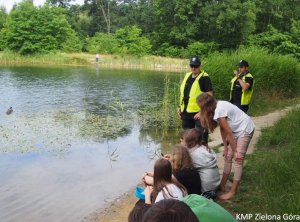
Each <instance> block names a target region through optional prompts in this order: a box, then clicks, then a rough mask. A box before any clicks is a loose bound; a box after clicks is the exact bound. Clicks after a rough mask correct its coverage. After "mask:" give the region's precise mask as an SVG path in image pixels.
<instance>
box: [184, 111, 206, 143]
mask: <svg viewBox="0 0 300 222" xmlns="http://www.w3.org/2000/svg"><path fill="white" fill-rule="evenodd" d="M196 114H197V113H187V112H182V113H181V121H182V128H183V129H184V130H186V129H193V128H196V129H198V130H200V132H201V135H202V137H201V142H202V144H204V145H207V144H208V130H207V129H205V128H203V127H202V126H201V122H200V120H195V119H194V116H195V115H196Z"/></svg>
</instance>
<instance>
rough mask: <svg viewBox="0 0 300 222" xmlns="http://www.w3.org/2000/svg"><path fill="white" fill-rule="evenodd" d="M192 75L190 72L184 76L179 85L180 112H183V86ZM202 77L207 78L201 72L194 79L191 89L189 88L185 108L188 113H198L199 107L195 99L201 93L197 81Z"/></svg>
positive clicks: (205, 74) (204, 73)
mask: <svg viewBox="0 0 300 222" xmlns="http://www.w3.org/2000/svg"><path fill="white" fill-rule="evenodd" d="M191 75H192V73H191V72H188V73H186V74H185V77H184V79H183V81H182V83H181V86H180V110H181V111H183V110H184V101H183V97H184V88H185V84H186V81H187V79H188V78H189V77H190V76H191ZM202 76H208V74H207V73H206V72H204V71H201V73H200V74H199V75H198V76H197V77H196V79H195V81H194V83H193V85H192V87H191V91H190V94H189V101H188V104H187V107H186V111H187V112H188V113H197V112H199V111H200V107H199V106H198V104H197V97H198V96H199V95H200V94H201V93H202V91H201V89H200V86H199V79H200V78H201V77H202Z"/></svg>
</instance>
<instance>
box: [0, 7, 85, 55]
mask: <svg viewBox="0 0 300 222" xmlns="http://www.w3.org/2000/svg"><path fill="white" fill-rule="evenodd" d="M2 34H3V36H2V37H3V41H4V42H5V45H6V47H7V49H10V50H12V51H15V52H19V53H21V54H34V53H45V52H49V51H53V50H59V49H61V48H63V49H66V50H68V51H79V50H81V47H80V43H79V40H78V38H77V37H76V34H75V33H74V31H73V30H72V29H71V27H70V25H69V23H68V21H67V20H66V16H65V12H64V10H63V9H62V8H56V7H49V6H48V5H44V6H43V7H40V8H37V7H35V6H34V5H33V4H32V2H30V1H24V2H22V3H20V4H18V5H17V6H16V7H15V9H14V10H13V11H12V12H11V13H10V14H9V16H8V18H7V22H6V24H5V27H4V29H3V31H2ZM68 38H70V39H68ZM74 43H75V45H74V47H71V45H72V44H74Z"/></svg>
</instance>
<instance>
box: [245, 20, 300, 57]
mask: <svg viewBox="0 0 300 222" xmlns="http://www.w3.org/2000/svg"><path fill="white" fill-rule="evenodd" d="M298 28H300V21H295V20H294V21H293V22H292V27H291V30H290V32H289V33H281V32H279V31H278V30H277V29H275V28H274V27H272V26H271V25H270V26H269V27H268V31H267V32H264V33H260V34H257V35H253V36H251V37H250V38H249V40H248V43H249V45H253V46H261V47H265V48H266V49H268V50H269V51H270V52H275V53H280V54H284V55H294V56H295V57H297V58H300V46H299V44H298V43H299V40H300V34H299V33H300V32H299V29H298Z"/></svg>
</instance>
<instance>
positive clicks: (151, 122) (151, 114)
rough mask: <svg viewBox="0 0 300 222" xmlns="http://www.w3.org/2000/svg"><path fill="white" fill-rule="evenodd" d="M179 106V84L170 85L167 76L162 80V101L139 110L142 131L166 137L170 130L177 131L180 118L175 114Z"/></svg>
mask: <svg viewBox="0 0 300 222" xmlns="http://www.w3.org/2000/svg"><path fill="white" fill-rule="evenodd" d="M178 104H179V84H178V83H174V82H173V83H172V82H171V81H170V78H169V76H168V75H166V76H165V78H164V90H163V98H162V100H157V102H156V103H155V104H149V105H146V106H145V107H144V108H143V109H140V110H139V112H138V113H139V120H140V124H141V129H142V130H150V129H152V130H153V129H155V130H159V131H160V132H161V133H162V136H166V135H167V134H168V131H169V130H170V129H178V128H179V126H180V118H179V116H178V114H177V107H178Z"/></svg>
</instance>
